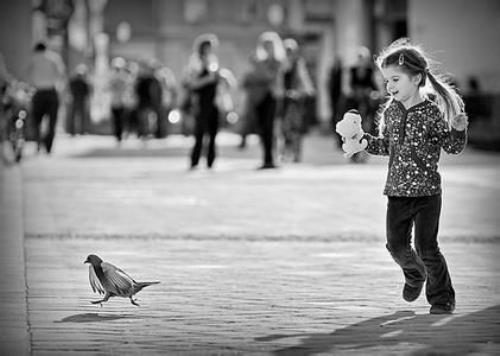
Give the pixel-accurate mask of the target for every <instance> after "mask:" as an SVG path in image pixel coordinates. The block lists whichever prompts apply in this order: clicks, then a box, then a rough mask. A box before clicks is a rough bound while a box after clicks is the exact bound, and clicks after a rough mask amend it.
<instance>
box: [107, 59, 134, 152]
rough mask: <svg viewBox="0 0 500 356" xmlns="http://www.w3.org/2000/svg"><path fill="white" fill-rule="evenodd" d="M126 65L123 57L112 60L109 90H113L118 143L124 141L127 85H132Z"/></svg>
mask: <svg viewBox="0 0 500 356" xmlns="http://www.w3.org/2000/svg"><path fill="white" fill-rule="evenodd" d="M126 66H127V62H126V61H125V59H124V58H122V57H115V58H113V59H112V60H111V73H110V77H109V90H110V92H111V114H112V117H113V121H112V122H113V134H114V136H115V138H116V141H117V142H118V144H120V143H121V141H122V138H123V130H124V128H125V125H126V115H127V111H126V92H127V87H128V86H130V85H131V82H130V80H129V75H128V73H127V68H126Z"/></svg>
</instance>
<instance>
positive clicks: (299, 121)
mask: <svg viewBox="0 0 500 356" xmlns="http://www.w3.org/2000/svg"><path fill="white" fill-rule="evenodd" d="M283 45H284V47H285V50H286V60H285V61H284V65H283V69H282V71H281V74H280V75H281V77H280V78H279V79H280V80H281V81H282V82H283V88H284V98H283V109H282V110H283V112H282V122H281V134H282V135H283V146H282V152H281V155H282V158H283V160H285V161H286V160H289V159H291V160H293V162H300V161H301V158H302V136H303V134H304V131H305V125H306V123H305V122H304V116H305V112H304V109H305V100H306V98H307V97H311V96H313V95H314V87H313V84H312V81H311V77H310V76H309V73H308V71H307V67H306V62H305V60H304V58H302V57H301V56H300V53H299V50H300V49H299V45H298V43H297V41H295V40H294V39H292V38H288V39H285V40H284V41H283Z"/></svg>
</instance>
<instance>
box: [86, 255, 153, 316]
mask: <svg viewBox="0 0 500 356" xmlns="http://www.w3.org/2000/svg"><path fill="white" fill-rule="evenodd" d="M83 263H84V264H85V263H88V264H89V281H90V286H91V287H92V290H93V291H94V293H99V294H101V295H102V294H104V298H103V299H101V300H95V301H91V303H92V304H100V305H101V307H102V303H103V302H107V301H108V299H109V298H111V297H122V298H129V299H130V302H131V303H132V304H133V305H135V306H139V304H138V303H137V301H136V300H134V299H133V298H132V297H133V296H134V295H135V294H136V293H138V292H139V291H140V290H141V289H143V288H144V287H147V286H150V285H153V284H158V283H160V282H159V281H155V282H136V281H135V280H134V279H133V278H132V277H130V276H129V275H128V274H127V273H125V272H124V271H122V270H121V269H119V268H118V267H116V266H114V265H112V264H111V263H109V262H104V261H103V260H102V259H101V258H100V257H99V256H97V255H94V254H92V255H88V256H87V259H86V260H85V261H84V262H83Z"/></svg>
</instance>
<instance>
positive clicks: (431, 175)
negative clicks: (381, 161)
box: [364, 100, 467, 197]
mask: <svg viewBox="0 0 500 356" xmlns="http://www.w3.org/2000/svg"><path fill="white" fill-rule="evenodd" d="M384 120H385V125H384V128H383V132H381V133H380V136H379V137H375V136H372V135H370V134H365V135H364V138H366V139H367V140H368V147H367V148H366V151H367V152H368V153H371V154H375V155H388V156H389V165H388V166H389V167H388V168H389V169H388V173H387V181H386V185H385V189H384V194H385V195H388V196H398V197H420V196H430V195H437V194H441V177H440V175H439V173H438V161H439V156H440V153H441V148H443V149H444V150H445V151H446V152H447V153H453V154H458V153H460V152H462V150H463V149H464V148H465V144H466V141H467V132H466V130H464V131H457V130H455V129H449V126H448V124H447V123H446V121H445V120H444V118H443V115H442V113H441V112H440V110H439V108H438V107H437V105H436V104H434V103H433V102H431V101H428V100H426V101H423V102H422V103H419V104H417V105H414V106H413V107H411V108H409V109H408V110H406V109H405V107H404V106H403V104H401V103H400V102H399V101H396V100H393V101H392V102H391V103H390V104H389V106H388V108H387V109H386V111H385V112H384Z"/></svg>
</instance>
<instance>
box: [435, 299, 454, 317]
mask: <svg viewBox="0 0 500 356" xmlns="http://www.w3.org/2000/svg"><path fill="white" fill-rule="evenodd" d="M454 310H455V303H454V302H446V303H445V304H434V305H433V306H431V309H430V311H429V313H430V314H452V313H453V311H454Z"/></svg>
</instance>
